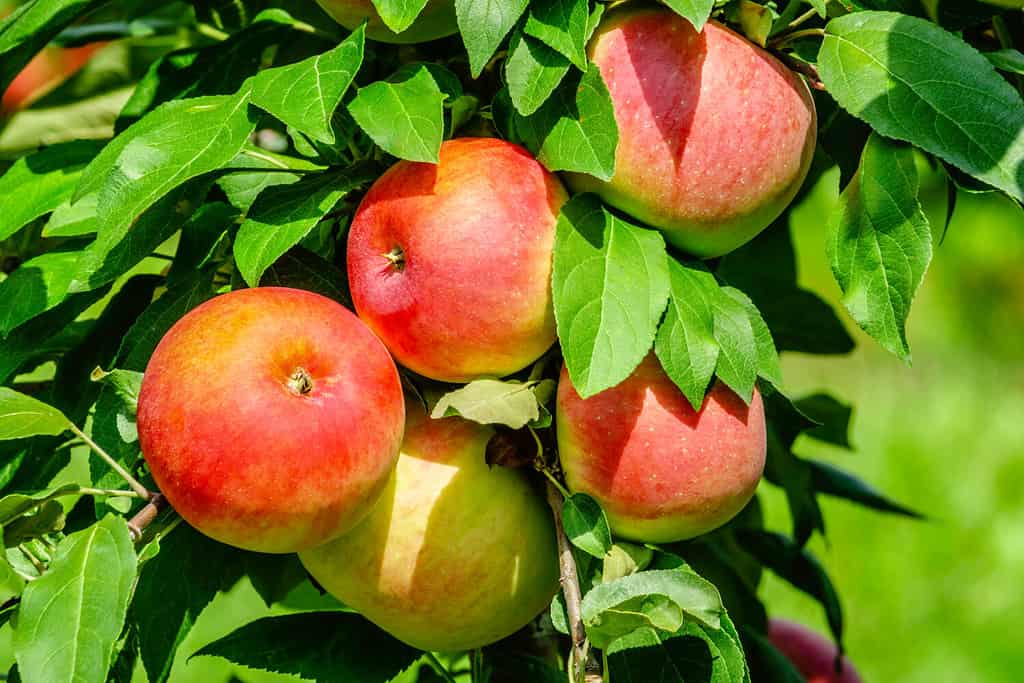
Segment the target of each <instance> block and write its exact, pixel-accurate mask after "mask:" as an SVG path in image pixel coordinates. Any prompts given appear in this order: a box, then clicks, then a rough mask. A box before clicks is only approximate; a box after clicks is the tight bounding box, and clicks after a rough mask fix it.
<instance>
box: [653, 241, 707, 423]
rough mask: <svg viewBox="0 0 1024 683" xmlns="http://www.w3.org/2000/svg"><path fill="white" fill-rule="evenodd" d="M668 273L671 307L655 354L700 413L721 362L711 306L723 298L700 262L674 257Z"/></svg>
mask: <svg viewBox="0 0 1024 683" xmlns="http://www.w3.org/2000/svg"><path fill="white" fill-rule="evenodd" d="M668 271H669V283H670V295H669V305H668V310H667V311H666V312H665V319H664V320H663V321H662V323H661V326H660V327H659V328H658V336H657V337H656V338H655V340H654V352H655V354H657V356H658V360H659V361H661V367H662V368H664V369H665V373H666V374H667V375H668V376H669V378H670V379H671V380H672V381H673V382H675V384H676V386H678V387H679V390H680V391H682V392H683V395H684V396H686V400H688V401H689V402H690V405H692V406H693V409H694V410H700V407H701V406H702V405H703V404H704V392H705V390H706V389H707V388H708V384H709V383H710V382H711V377H712V376H713V375H714V373H715V365H716V364H717V362H718V342H716V341H715V335H714V322H715V321H714V314H713V313H712V307H711V302H712V301H714V299H715V297H717V296H719V293H718V283H717V282H715V276H714V275H712V274H711V273H710V272H708V270H707V268H705V267H704V265H703V264H700V263H689V262H687V263H683V262H680V261H677V260H676V259H674V258H670V259H669V260H668Z"/></svg>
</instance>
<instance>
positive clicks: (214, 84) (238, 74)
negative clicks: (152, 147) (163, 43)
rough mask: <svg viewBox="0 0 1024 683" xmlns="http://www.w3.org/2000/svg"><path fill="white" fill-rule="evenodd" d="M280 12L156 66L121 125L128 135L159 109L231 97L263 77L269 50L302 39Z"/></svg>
mask: <svg viewBox="0 0 1024 683" xmlns="http://www.w3.org/2000/svg"><path fill="white" fill-rule="evenodd" d="M292 23H293V20H291V18H290V17H288V16H287V14H285V13H284V12H282V11H280V10H274V11H266V12H261V13H260V14H259V15H258V16H257V17H256V18H255V19H254V20H253V23H252V24H251V25H249V26H247V27H246V28H245V29H243V30H241V31H239V32H237V33H235V34H233V35H231V36H230V37H228V38H226V39H224V40H222V41H219V42H216V43H213V44H212V45H207V46H205V47H202V48H186V49H183V50H175V51H174V52H170V53H168V54H166V55H164V56H162V57H161V58H160V59H158V60H157V61H155V62H153V63H152V64H151V65H150V67H149V70H148V71H147V72H146V75H145V76H143V78H142V80H141V81H140V82H139V83H138V85H137V87H136V88H135V90H134V91H133V92H132V94H131V98H130V99H129V100H128V102H127V103H126V104H125V105H124V108H123V109H122V110H121V112H120V115H119V116H118V119H117V130H118V131H122V130H124V129H125V128H127V127H128V126H129V125H131V124H132V123H135V122H136V121H138V120H139V119H140V118H142V117H143V116H144V115H145V114H146V113H147V112H149V111H151V110H152V109H154V108H155V107H157V106H159V105H161V104H163V103H165V102H169V101H171V100H181V99H185V98H189V97H198V96H200V95H230V94H231V93H234V92H236V91H237V90H238V89H239V88H240V87H241V86H242V83H244V82H245V80H246V79H247V78H249V77H250V76H252V75H253V74H255V73H257V72H258V71H259V68H260V65H261V63H262V61H263V59H262V58H263V55H264V53H265V52H266V51H267V49H268V47H271V46H274V45H278V44H280V43H282V42H284V41H286V40H288V39H289V38H294V37H296V36H298V35H303V36H306V37H307V38H308V34H304V33H303V34H300V33H298V32H296V31H293V30H292V29H291V24H292Z"/></svg>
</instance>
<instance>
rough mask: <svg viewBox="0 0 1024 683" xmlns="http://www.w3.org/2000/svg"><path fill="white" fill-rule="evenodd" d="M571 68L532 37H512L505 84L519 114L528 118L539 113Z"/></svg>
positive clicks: (565, 60)
mask: <svg viewBox="0 0 1024 683" xmlns="http://www.w3.org/2000/svg"><path fill="white" fill-rule="evenodd" d="M570 66H571V64H570V62H569V60H568V59H566V58H565V57H563V56H562V55H560V54H559V53H557V52H555V51H554V50H552V49H551V48H550V47H548V46H547V45H545V44H544V43H542V42H541V41H539V40H537V39H536V38H533V37H532V36H526V35H523V34H522V33H521V32H520V31H516V32H515V33H513V34H512V40H511V42H510V44H509V55H508V58H507V59H506V60H505V81H506V82H507V83H508V94H509V96H510V97H511V98H512V104H513V105H514V106H515V108H516V111H517V112H518V113H519V114H521V115H523V116H529V115H531V114H533V113H534V112H536V111H537V110H538V109H540V107H541V105H543V104H544V103H545V102H546V101H547V100H548V98H549V97H551V93H553V92H554V91H555V88H557V87H558V84H559V83H561V82H562V79H563V78H565V75H566V74H567V73H569V67H570Z"/></svg>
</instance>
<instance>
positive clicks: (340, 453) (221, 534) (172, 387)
mask: <svg viewBox="0 0 1024 683" xmlns="http://www.w3.org/2000/svg"><path fill="white" fill-rule="evenodd" d="M404 420H405V401H404V399H403V397H402V387H401V383H400V381H399V377H398V370H397V368H396V367H395V364H394V362H393V361H392V360H391V357H390V356H389V355H388V353H387V350H386V349H385V348H384V346H383V344H381V343H380V341H378V340H377V338H376V337H374V336H373V334H372V333H371V332H370V330H368V329H367V328H366V326H365V325H363V324H362V323H361V322H360V321H359V319H358V318H357V317H356V316H355V315H353V314H352V313H350V312H349V311H348V310H346V309H345V308H344V307H342V306H341V305H340V304H337V303H335V302H334V301H331V300H330V299H328V298H326V297H323V296H320V295H319V294H314V293H312V292H307V291H303V290H297V289H288V288H284V287H261V288H258V289H245V290H238V291H234V292H231V293H229V294H224V295H222V296H218V297H216V298H214V299H211V300H210V301H208V302H206V303H204V304H202V305H201V306H199V307H197V308H195V309H193V310H192V311H191V312H189V313H188V314H187V315H185V317H183V318H182V319H181V320H179V321H178V322H177V323H176V324H175V325H174V326H173V327H172V328H171V329H170V331H168V332H167V334H166V335H165V336H164V338H163V339H161V341H160V343H159V345H158V346H157V348H156V351H155V352H154V353H153V357H152V358H151V359H150V361H149V365H148V366H147V367H146V372H145V375H144V377H143V380H142V388H141V390H140V393H139V409H138V429H139V443H140V446H141V448H142V453H143V455H144V456H145V459H146V462H147V463H148V464H149V468H150V470H151V471H152V473H153V479H154V480H155V481H156V484H157V486H158V487H159V488H160V490H161V491H162V492H163V494H164V495H165V496H166V497H167V500H168V501H169V502H170V503H171V505H172V506H173V507H174V509H175V510H177V511H178V512H179V513H180V514H181V516H182V517H184V518H185V520H186V521H187V522H188V523H189V524H191V525H192V526H194V527H195V528H196V529H198V530H199V531H201V532H202V533H204V534H206V535H207V536H210V537H211V538H214V539H216V540H218V541H221V542H223V543H228V544H230V545H234V546H238V547H240V548H245V549H248V550H256V551H260V552H267V553H287V552H295V551H298V550H303V549H305V548H310V547H312V546H315V545H319V544H321V543H324V542H326V541H328V540H330V539H332V538H334V537H335V536H338V535H339V534H341V533H342V532H344V531H348V530H349V529H350V528H351V527H352V526H353V525H355V524H356V523H357V522H358V521H359V520H361V519H362V518H363V517H364V516H366V514H367V513H369V511H370V509H371V507H372V506H373V504H374V503H375V502H376V501H377V499H378V498H379V497H380V495H381V494H382V493H383V491H384V487H385V486H386V485H387V481H388V478H389V477H390V476H391V473H392V471H393V470H394V466H395V462H396V461H397V459H398V449H399V446H400V445H401V441H402V430H403V426H404Z"/></svg>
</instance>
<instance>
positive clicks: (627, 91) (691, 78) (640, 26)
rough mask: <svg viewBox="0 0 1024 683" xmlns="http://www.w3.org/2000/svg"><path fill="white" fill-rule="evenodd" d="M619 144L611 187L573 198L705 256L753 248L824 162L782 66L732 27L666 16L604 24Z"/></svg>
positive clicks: (634, 14) (581, 178)
mask: <svg viewBox="0 0 1024 683" xmlns="http://www.w3.org/2000/svg"><path fill="white" fill-rule="evenodd" d="M589 52H590V58H591V60H592V61H593V62H594V63H595V64H596V65H597V66H598V68H599V69H600V71H601V75H602V77H603V78H604V82H605V84H607V86H608V90H609V92H610V93H611V98H612V103H613V106H614V109H615V120H616V122H617V123H618V127H619V144H618V148H617V149H616V153H615V175H614V176H613V177H612V179H611V180H610V181H608V182H603V181H600V180H598V179H596V178H594V177H592V176H588V175H582V174H571V175H569V176H567V181H568V183H569V185H570V186H571V187H573V189H575V190H578V191H581V192H583V191H591V192H596V193H597V194H599V195H600V196H601V197H602V198H603V199H604V200H605V201H606V202H607V203H609V204H611V205H612V206H615V207H618V208H619V209H621V210H623V211H625V212H627V213H629V214H631V215H633V216H635V217H636V218H638V219H640V220H642V221H644V222H646V223H648V224H650V225H652V226H654V227H656V228H659V229H660V230H661V231H662V232H663V233H664V235H665V238H666V239H667V240H668V241H669V242H671V243H672V244H674V245H675V246H677V247H679V248H681V249H684V250H685V251H688V252H690V253H692V254H694V255H696V256H700V257H703V258H708V257H712V256H721V255H722V254H725V253H728V252H730V251H732V250H733V249H735V248H737V247H739V246H740V245H742V244H744V243H746V242H748V241H749V240H751V239H752V238H753V237H754V236H755V235H757V233H759V232H760V231H761V230H763V229H764V228H765V227H766V226H767V225H768V224H769V223H771V222H772V221H773V220H774V219H775V218H776V217H777V216H778V215H779V214H780V213H782V210H783V209H785V207H786V206H787V205H788V204H789V203H790V202H791V201H792V200H793V197H794V195H795V194H796V192H797V190H798V189H799V188H800V184H801V183H802V182H803V180H804V177H805V176H806V175H807V170H808V168H809V167H810V163H811V157H812V155H813V154H814V143H815V136H816V116H815V111H814V101H813V100H812V99H811V96H810V92H809V90H808V89H807V86H806V85H805V84H804V82H803V81H802V80H801V79H800V78H799V77H797V76H796V75H795V74H793V73H792V72H791V71H789V70H788V69H786V68H785V67H784V66H783V65H782V64H781V63H780V62H779V61H778V60H776V59H775V58H774V57H772V56H771V55H769V54H768V53H767V52H765V51H764V50H762V49H760V48H758V47H757V46H755V45H754V44H752V43H750V42H749V41H747V40H746V39H744V38H742V37H740V36H739V35H737V34H736V33H733V32H732V31H730V30H729V29H727V28H725V27H724V26H722V25H720V24H717V23H715V22H709V23H708V24H706V25H705V27H704V30H703V31H701V32H700V33H697V32H696V31H695V30H694V29H693V26H692V25H691V24H690V22H688V21H687V20H685V19H683V18H682V17H680V16H679V15H677V14H676V13H675V12H673V11H672V10H670V9H668V8H666V7H660V8H658V7H650V6H641V7H639V8H636V7H635V6H626V7H624V8H622V9H619V10H616V11H613V12H610V13H608V14H607V15H605V19H604V21H602V23H601V25H600V26H599V27H598V29H597V31H596V33H595V35H594V38H593V39H592V40H591V43H590V46H589Z"/></svg>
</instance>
